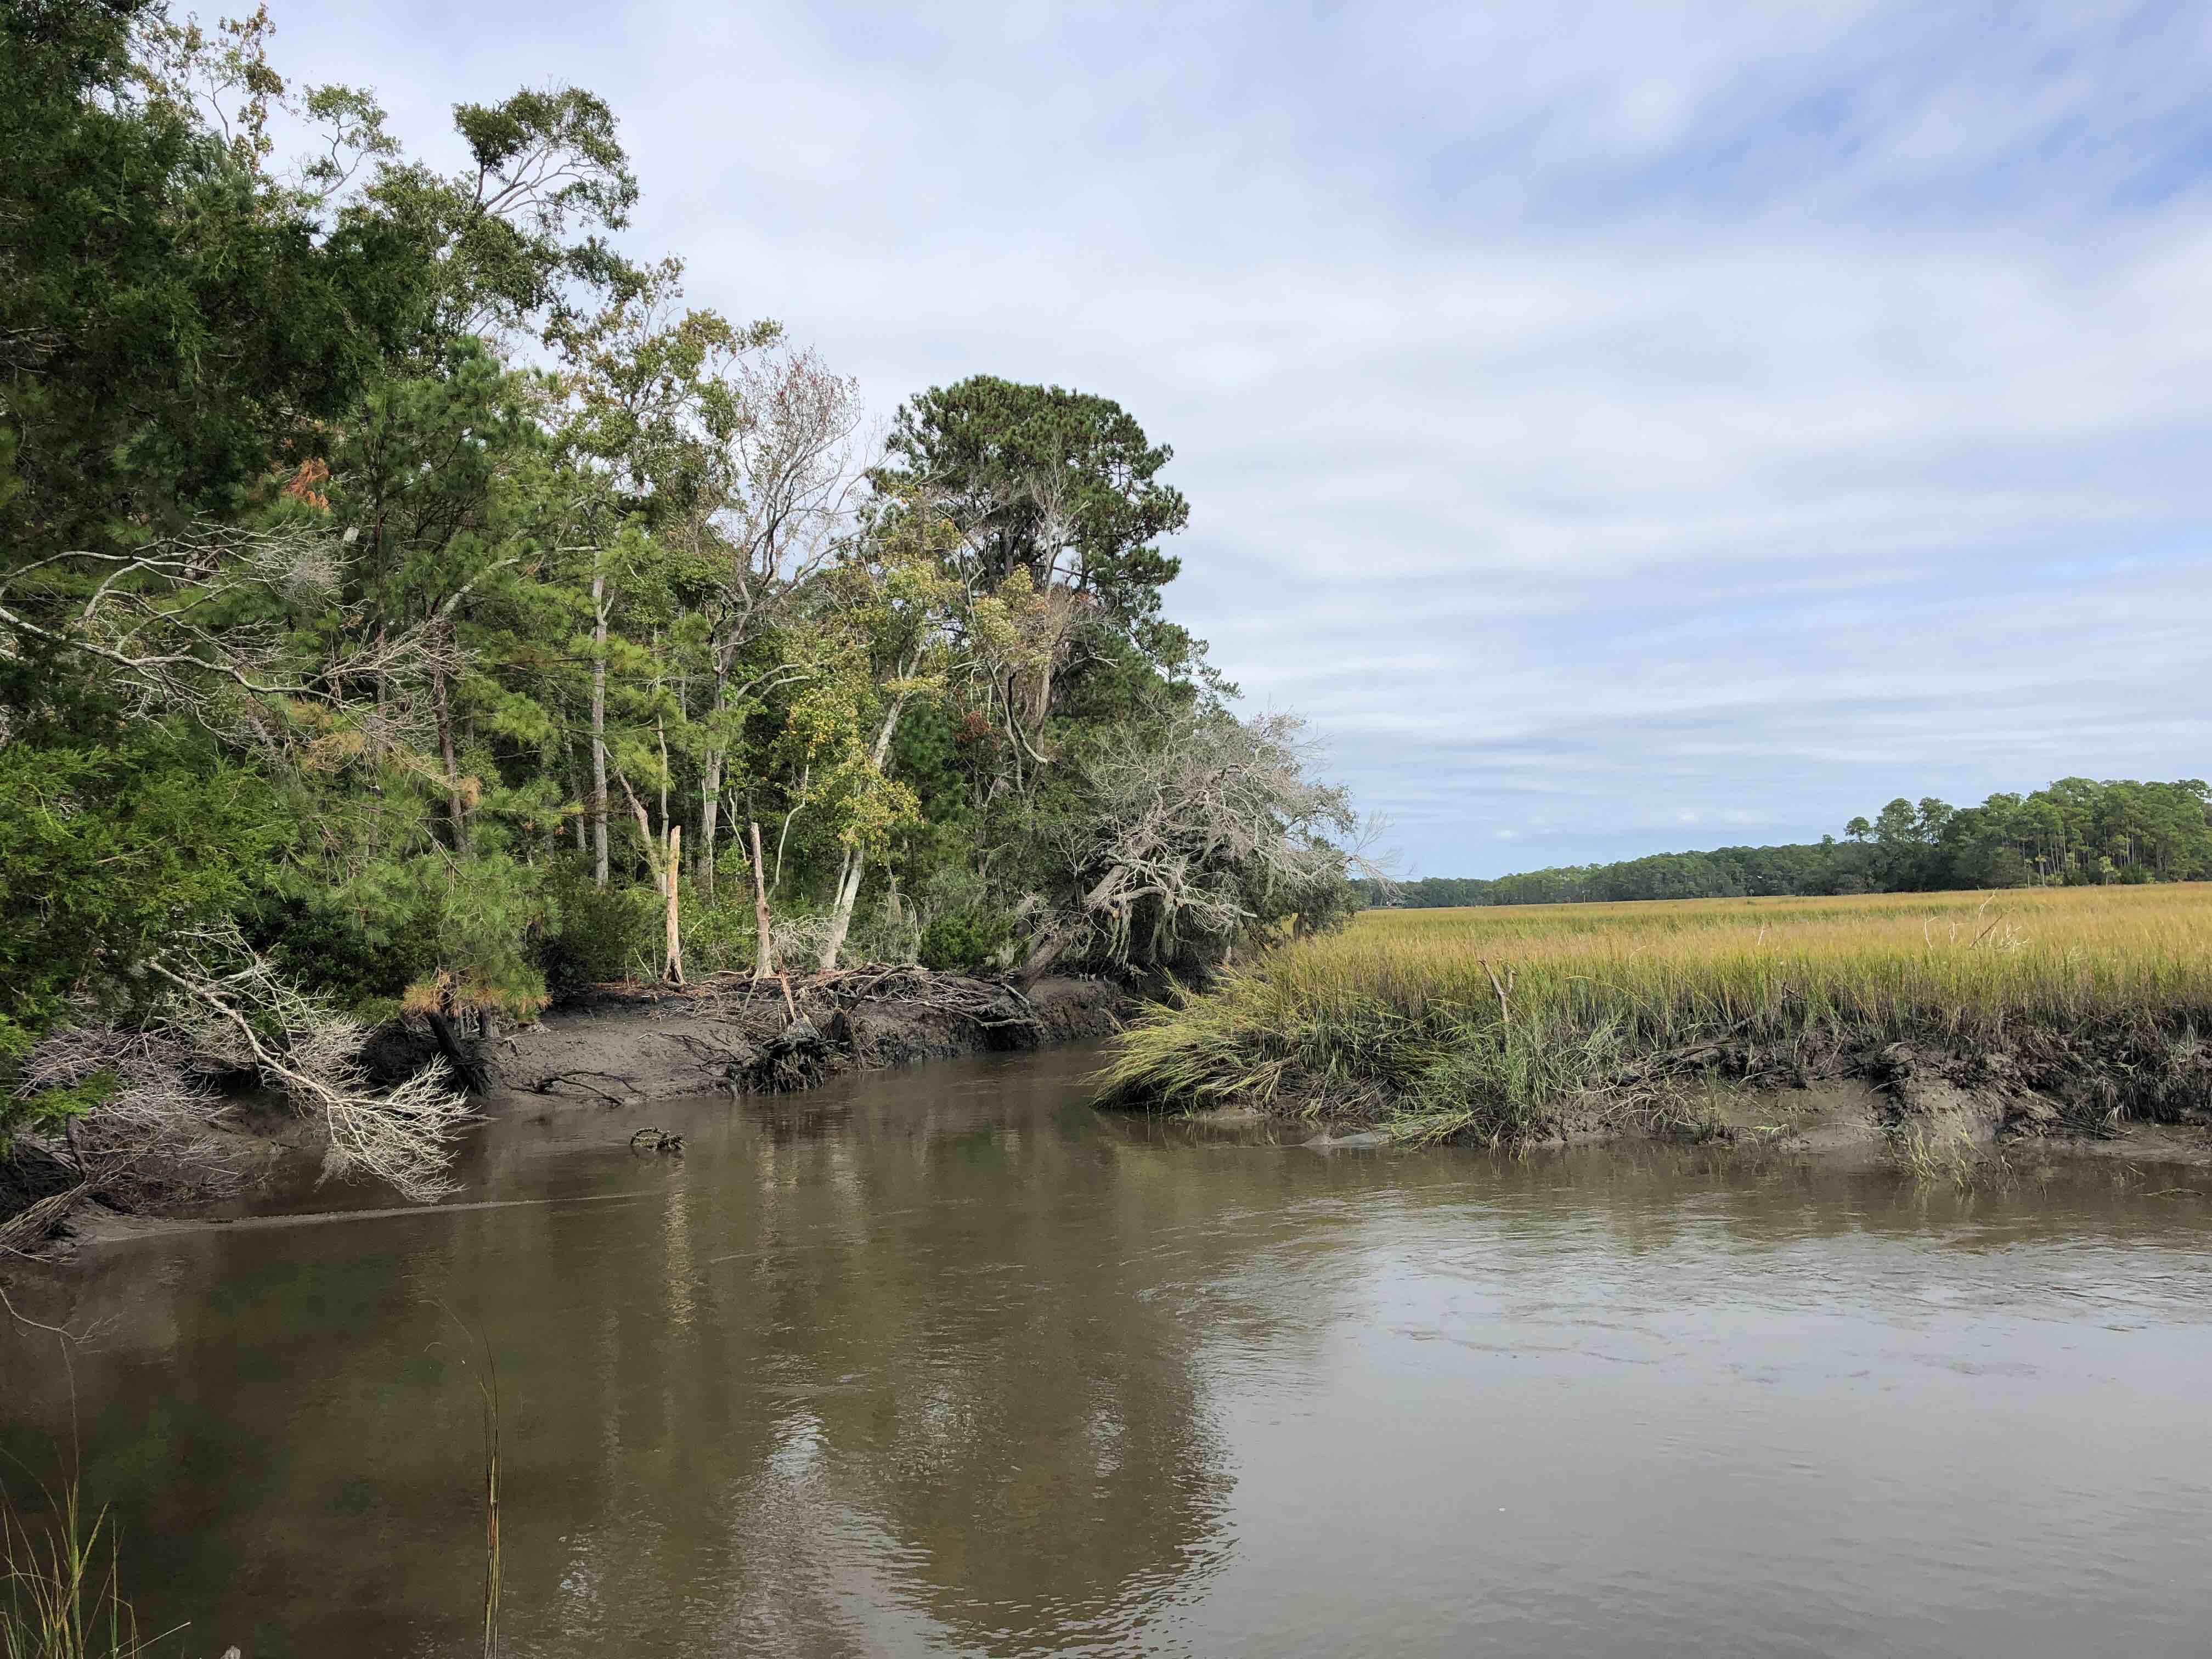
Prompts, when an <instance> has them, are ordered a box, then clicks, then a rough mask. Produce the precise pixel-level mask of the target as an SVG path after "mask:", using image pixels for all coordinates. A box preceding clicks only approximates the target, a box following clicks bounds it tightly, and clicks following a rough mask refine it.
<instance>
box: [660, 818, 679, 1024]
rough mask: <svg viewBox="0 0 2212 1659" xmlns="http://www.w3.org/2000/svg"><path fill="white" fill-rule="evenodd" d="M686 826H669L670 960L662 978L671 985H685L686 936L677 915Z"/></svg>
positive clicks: (666, 964) (663, 969)
mask: <svg viewBox="0 0 2212 1659" xmlns="http://www.w3.org/2000/svg"><path fill="white" fill-rule="evenodd" d="M683 852H684V826H683V825H682V824H680V823H671V824H670V825H669V826H668V960H667V962H666V963H665V965H664V966H663V967H662V969H661V976H662V977H663V978H664V979H665V980H667V981H668V982H669V983H670V984H671V985H681V984H683V983H684V935H683V933H682V932H681V931H680V928H679V926H678V917H677V913H676V894H677V890H678V888H679V887H681V886H682V885H683V883H682V882H681V881H679V880H678V879H677V873H676V872H678V871H679V870H681V869H682V868H683V867H684V861H683Z"/></svg>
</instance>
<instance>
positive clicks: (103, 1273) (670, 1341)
mask: <svg viewBox="0 0 2212 1659" xmlns="http://www.w3.org/2000/svg"><path fill="white" fill-rule="evenodd" d="M1087 1060H1088V1056H1085V1055H1084V1054H1059V1055H1048V1056H1045V1057H1042V1058H1001V1059H996V1060H979V1061H976V1062H973V1063H963V1064H960V1065H954V1066H939V1067H933V1068H928V1069H925V1070H921V1071H915V1072H908V1073H897V1074H891V1075H885V1076H877V1077H873V1078H868V1079H858V1080H855V1081H853V1082H851V1083H849V1084H847V1085H840V1086H839V1087H837V1088H835V1089H833V1090H829V1091H823V1092H821V1093H818V1094H816V1095H813V1096H810V1097H802V1098H800V1099H798V1100H794V1101H787V1102H768V1103H762V1102H748V1103H741V1104H739V1105H738V1106H735V1107H732V1106H731V1105H729V1104H727V1103H723V1102H719V1101H702V1102H698V1103H691V1104H688V1105H684V1106H675V1107H669V1106H663V1107H657V1108H653V1109H651V1110H650V1112H648V1113H647V1114H645V1115H638V1114H635V1113H620V1112H617V1113H611V1114H608V1115H586V1114H580V1113H578V1112H576V1111H575V1110H574V1109H563V1111H562V1113H561V1114H560V1115H558V1116H557V1117H554V1118H550V1119H540V1120H532V1118H530V1117H529V1116H527V1115H525V1116H521V1117H518V1118H514V1119H510V1120H507V1121H502V1122H501V1123H499V1124H497V1125H495V1126H494V1127H492V1128H491V1129H490V1130H489V1131H488V1132H487V1133H485V1134H484V1135H483V1137H482V1138H481V1139H480V1140H479V1142H478V1144H477V1146H475V1147H474V1148H473V1149H472V1152H471V1158H472V1164H471V1170H470V1171H469V1173H470V1190H469V1191H468V1192H467V1193H465V1194H463V1195H462V1199H461V1200H460V1205H467V1204H471V1203H473V1204H475V1205H476V1206H477V1207H472V1208H471V1207H460V1206H455V1207H453V1208H451V1209H449V1210H442V1211H439V1212H414V1213H403V1214H397V1215H394V1214H389V1213H381V1212H380V1213H363V1214H356V1215H348V1216H343V1217H337V1218H327V1219H323V1220H319V1221H316V1222H313V1223H311V1224H305V1225H302V1224H298V1223H295V1222H289V1221H286V1222H279V1223H271V1222H269V1221H261V1220H256V1219H253V1218H246V1219H243V1220H241V1221H240V1222H239V1223H237V1224H236V1225H231V1226H228V1227H224V1228H219V1229H212V1230H208V1231H201V1232H196V1233H191V1234H173V1235H164V1236H160V1237H150V1238H147V1239H143V1240H140V1241H137V1242H133V1243H125V1244H122V1245H119V1246H117V1247H114V1248H112V1249H109V1250H107V1251H106V1252H104V1253H103V1255H102V1256H101V1258H100V1261H98V1263H97V1264H96V1266H95V1267H94V1269H93V1270H92V1272H91V1273H90V1275H89V1277H88V1279H85V1280H84V1281H83V1282H82V1283H81V1284H80V1285H77V1286H76V1287H75V1288H74V1290H73V1291H72V1294H73V1295H74V1297H75V1301H74V1304H73V1306H72V1307H71V1309H70V1311H71V1315H72V1317H74V1318H75V1319H76V1320H77V1321H79V1322H84V1321H98V1322H102V1328H101V1333H100V1339H99V1341H98V1343H97V1346H96V1347H95V1348H94V1351H93V1352H90V1353H88V1354H87V1355H85V1356H82V1357H81V1358H79V1359H78V1360H77V1362H76V1367H75V1377H76V1381H75V1394H76V1401H75V1405H76V1414H77V1417H78V1419H79V1420H80V1421H81V1423H82V1425H83V1426H82V1443H83V1452H82V1457H83V1467H84V1473H85V1477H86V1485H87V1487H88V1491H90V1492H93V1493H94V1495H96V1496H97V1497H99V1498H105V1499H108V1500H112V1501H113V1502H114V1503H115V1504H117V1507H118V1510H119V1512H120V1513H121V1514H122V1515H123V1516H125V1517H126V1520H127V1522H128V1527H129V1533H128V1537H127V1541H126V1547H127V1555H128V1562H129V1566H130V1571H131V1577H132V1579H133V1580H134V1582H135V1583H137V1585H138V1586H139V1587H140V1588H141V1589H142V1591H143V1595H142V1598H141V1599H142V1608H143V1612H144V1613H145V1614H146V1616H147V1617H149V1618H150V1619H152V1620H155V1621H156V1623H155V1627H156V1628H158V1627H160V1626H161V1625H162V1624H166V1623H167V1622H171V1621H173V1620H176V1619H180V1618H190V1619H191V1620H193V1624H194V1630H195V1632H196V1633H197V1635H199V1636H200V1637H201V1638H204V1640H203V1641H202V1643H201V1645H203V1646H205V1647H206V1648H207V1650H209V1651H210V1652H211V1651H215V1650H218V1649H219V1648H221V1647H222V1645H224V1644H228V1643H231V1642H237V1643H239V1644H240V1645H241V1646H242V1647H243V1648H244V1650H245V1652H246V1655H247V1659H258V1656H266V1655H276V1654H287V1655H295V1654H301V1653H312V1654H314V1655H316V1656H318V1659H355V1656H363V1659H365V1656H370V1655H375V1656H386V1655H392V1654H419V1655H431V1654H440V1655H442V1654H449V1653H453V1652H458V1651H460V1650H462V1649H463V1648H464V1647H465V1644H467V1643H468V1641H469V1640H470V1636H471V1630H472V1627H473V1620H474V1618H475V1615H476V1607H477V1594H478V1573H479V1571H480V1556H479V1551H480V1546H481V1536H480V1517H479V1515H478V1512H477V1484H476V1483H477V1467H478V1460H479V1457H480V1455H481V1439H480V1425H479V1420H478V1396H477V1392H476V1383H477V1379H478V1377H479V1376H482V1375H483V1357H482V1356H483V1353H485V1352H488V1353H489V1356H490V1358H491V1360H492V1362H493V1363H494V1364H495V1367H496V1370H497V1377H498V1395H499V1398H500V1401H501V1410H502V1422H503V1430H504V1445H505V1472H504V1492H505V1498H506V1508H505V1553H506V1560H507V1583H506V1606H507V1632H508V1648H509V1650H510V1651H512V1652H514V1653H517V1654H532V1655H550V1656H567V1655H579V1656H580V1655H586V1654H591V1655H604V1654H607V1653H613V1652H620V1653H623V1654H626V1655H648V1656H649V1655H677V1654H685V1655H689V1654H698V1653H723V1652H728V1653H747V1652H763V1653H791V1654H799V1655H813V1654H825V1655H827V1654H854V1653H876V1652H891V1653H908V1652H913V1653H920V1652H960V1653H982V1654H1013V1653H1029V1652H1037V1651H1050V1652H1066V1653H1094V1652H1095V1653H1134V1652H1186V1653H1192V1654H1217V1653H1230V1652H1239V1653H1252V1654H1273V1653H1285V1652H1309V1653H1314V1654H1324V1653H1337V1652H1346V1651H1359V1652H1364V1653H1407V1654H1415V1653H1431V1652H1438V1651H1445V1650H1468V1649H1480V1648H1489V1649H1492V1650H1497V1651H1500V1652H1522V1651H1530V1650H1550V1651H1560V1652H1607V1653H1650V1652H1670V1651H1672V1652H1685V1653H1687V1652H1706V1653H1743V1654H1767V1653H1778V1652H1779V1653H1787V1652H1802V1653H1808V1654H1810V1653H1823V1654H1825V1653H1838V1652H1868V1653H1873V1652H1883V1653H1899V1652H1922V1653H1930V1654H1934V1653H1973V1652H1987V1653H1991V1654H1997V1653H2005V1654H2021V1653H2046V1652H2047V1653H2071V1652H2080V1651H2083V1650H2121V1649H2123V1648H2124V1649H2126V1650H2130V1651H2131V1652H2134V1653H2137V1654H2152V1653H2177V1654H2178V1653H2184V1652H2187V1653H2198V1652H2202V1651H2203V1650H2204V1638H2203V1631H2204V1630H2205V1629H2206V1628H2208V1627H2212V1589H2208V1588H2207V1580H2206V1576H2205V1575H2204V1574H2203V1571H2202V1569H2201V1565H2200V1558H2201V1544H2200V1541H2201V1539H2202V1537H2203V1531H2204V1527H2205V1523H2206V1522H2207V1520H2208V1518H2212V1508H2208V1503H2209V1502H2212V1443H2208V1439H2207V1431H2206V1428H2205V1419H2206V1413H2205V1411H2204V1405H2203V1402H2204V1400H2205V1389H2206V1385H2207V1382H2208V1379H2212V1325H2208V1323H2207V1322H2206V1317H2205V1316H2206V1315H2207V1313H2208V1311H2212V1259H2208V1256H2207V1255H2206V1253H2205V1247H2206V1244H2207V1243H2208V1239H2212V1222H2208V1212H2212V1201H2208V1200H2207V1199H2206V1198H2205V1197H2203V1196H2202V1195H2200V1194H2198V1193H2197V1190H2196V1185H2203V1184H2212V1182H2207V1181H2206V1179H2205V1177H2203V1176H2191V1175H2189V1174H2184V1175H2181V1176H2173V1175H2171V1174H2167V1173H2161V1172H2159V1171H2155V1170H2146V1171H2130V1170H2128V1169H2126V1168H2125V1167H2124V1166H2110V1167H2106V1166H2100V1167H2097V1168H2095V1169H2092V1170H2083V1171H2076V1172H2071V1173H2067V1174H2063V1175H2062V1176H2059V1177H2057V1179H2055V1180H2053V1181H2051V1182H2048V1183H2045V1184H2039V1183H2035V1182H2027V1183H2024V1184H2023V1185H2022V1186H2021V1188H2018V1189H2016V1190H2015V1191H2012V1192H2009V1193H2001V1194H1979V1195H1972V1194H1969V1195H1962V1194H1956V1193H1953V1192H1950V1191H1948V1190H1930V1189H1928V1188H1915V1187H1913V1186H1911V1185H1910V1184H1908V1183H1904V1182H1899V1180H1897V1179H1896V1178H1894V1177H1893V1176H1888V1175H1886V1174H1882V1173H1879V1172H1860V1173H1858V1174H1855V1175H1845V1174H1840V1173H1836V1172H1832V1171H1822V1170H1812V1169H1809V1168H1807V1167H1803V1166H1801V1165H1797V1164H1789V1163H1778V1164H1772V1165H1770V1166H1767V1167H1764V1168H1754V1169H1741V1168H1735V1167H1731V1166H1729V1165H1727V1164H1724V1163H1723V1162H1721V1161H1719V1160H1717V1159H1715V1158H1712V1157H1711V1156H1708V1155H1703V1154H1699V1153H1695V1152H1646V1153H1644V1154H1641V1155H1637V1156H1627V1155H1623V1154H1619V1153H1595V1154H1579V1155H1577V1156H1575V1157H1573V1158H1565V1159H1561V1158H1539V1159H1532V1160H1529V1161H1526V1162H1516V1161H1513V1160H1510V1159H1499V1158H1493V1157H1491V1156H1489V1155H1486V1154H1480V1153H1469V1152H1425V1153H1419V1154H1399V1153H1341V1152H1340V1153H1336V1154H1333V1155H1324V1154H1322V1153H1318V1152H1310V1151H1307V1150H1304V1149H1302V1148H1299V1147H1297V1146H1295V1145H1294V1144H1283V1145H1274V1144H1269V1141H1270V1137H1269V1136H1268V1135H1267V1133H1264V1132H1255V1133H1252V1134H1249V1135H1247V1136H1242V1137H1229V1136H1218V1135H1217V1136H1212V1137H1208V1136H1205V1135H1200V1134H1197V1133H1194V1132H1192V1131H1189V1130H1187V1129H1182V1128H1177V1127H1174V1126H1164V1125H1160V1124H1157V1123H1151V1122H1146V1121H1123V1120H1118V1119H1103V1118H1099V1117H1097V1116H1094V1115H1092V1114H1091V1113H1090V1112H1089V1111H1088V1110H1087V1109H1085V1107H1084V1106H1083V1103H1082V1094H1081V1091H1080V1088H1079V1083H1078V1079H1079V1073H1080V1070H1081V1068H1082V1066H1084V1065H1085V1063H1086V1062H1087ZM647 1118H649V1119H650V1120H651V1121H656V1122H659V1123H660V1124H661V1125H663V1126H664V1127H669V1128H672V1129H677V1130H678V1131H680V1132H682V1133H684V1134H685V1135H686V1136H687V1137H688V1143H689V1149H688V1155H687V1156H686V1157H685V1158H683V1159H681V1160H669V1159H657V1158H635V1157H632V1156H631V1155H630V1154H629V1152H627V1151H626V1150H625V1147H624V1142H625V1141H626V1139H627V1138H628V1135H629V1132H630V1130H631V1129H633V1128H634V1127H637V1126H638V1124H639V1123H641V1122H643V1121H647ZM1289 1139H1290V1140H1291V1141H1295V1139H1297V1137H1295V1136H1293V1137H1290V1138H1289ZM2192 1182H2194V1183H2196V1185H2193V1184H2192ZM479 1341H481V1343H482V1345H483V1347H482V1349H479V1348H478V1346H477V1344H478V1342H479ZM0 1385H4V1388H5V1399H6V1402H7V1403H6V1406H5V1409H4V1412H0V1418H4V1446H5V1449H7V1450H9V1452H11V1453H13V1454H14V1455H17V1456H21V1457H23V1458H25V1459H26V1460H27V1461H29V1462H33V1464H35V1465H40V1466H41V1467H46V1468H51V1467H52V1452H51V1451H50V1450H49V1449H47V1446H48V1441H49V1438H50V1437H52V1436H53V1435H55V1434H57V1433H59V1434H64V1435H65V1434H66V1431H67V1425H68V1422H69V1420H70V1409H71V1405H70V1395H69V1392H68V1390H67V1389H66V1388H65V1387H64V1385H63V1383H62V1382H61V1381H60V1380H59V1378H58V1374H57V1373H56V1371H55V1370H54V1369H53V1367H52V1364H51V1361H50V1358H47V1357H46V1355H45V1354H44V1353H42V1352H40V1351H34V1350H33V1349H32V1348H31V1347H29V1346H26V1345H24V1344H22V1343H21V1342H20V1341H18V1342H12V1343H8V1344H6V1345H4V1346H0Z"/></svg>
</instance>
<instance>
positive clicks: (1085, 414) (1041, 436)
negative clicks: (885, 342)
mask: <svg viewBox="0 0 2212 1659" xmlns="http://www.w3.org/2000/svg"><path fill="white" fill-rule="evenodd" d="M1174 454H1175V452H1174V451H1173V450H1172V449H1170V448H1169V447H1167V446H1166V445H1165V444H1154V443H1152V441H1151V440H1150V439H1148V438H1146V435H1145V430H1144V428H1142V427H1140V426H1139V425H1138V424H1137V422H1136V421H1135V420H1134V419H1133V418H1132V417H1131V416H1129V415H1128V413H1127V411H1125V410H1123V409H1122V408H1121V405H1120V404H1117V403H1115V402H1113V401H1112V400H1111V399H1110V398H1099V397H1094V396H1091V395H1090V394H1088V393H1085V392H1069V391H1066V390H1064V389H1063V388H1061V387H1060V386H1023V385H1020V384H1018V383H1016V382H1014V381H1012V380H1000V379H998V378H997V377H996V376H994V375H989V374H978V375H975V376H973V377H971V378H970V379H968V380H963V381H961V382H959V383H958V384H957V385H956V386H940V387H934V388H933V389H932V390H930V391H928V392H922V393H921V395H919V396H918V397H915V398H912V399H910V400H908V403H907V404H904V405H903V406H902V408H901V409H900V410H899V412H898V415H897V417H896V421H895V422H894V425H893V428H892V431H891V437H890V456H891V459H892V471H894V472H896V474H898V475H899V476H901V477H902V478H903V479H904V480H905V481H907V482H908V483H915V484H925V485H928V486H932V487H934V488H937V489H943V490H945V491H948V492H950V493H951V495H952V496H953V498H954V501H955V509H954V510H955V512H956V514H957V516H960V517H962V518H963V521H965V522H969V523H972V524H974V525H975V526H978V528H979V531H980V534H979V535H978V537H977V540H978V542H979V544H980V545H981V549H982V552H981V561H980V565H979V568H978V572H977V574H978V579H979V585H980V586H982V587H984V588H986V589H991V590H995V589H996V588H997V587H998V586H999V585H1000V583H1001V582H1003V581H1004V580H1006V578H1007V577H1008V576H1010V575H1012V574H1013V573H1014V572H1015V571H1016V570H1026V571H1028V573H1029V574H1030V580H1032V582H1033V583H1034V584H1035V586H1036V587H1037V588H1038V589H1039V590H1042V589H1044V588H1045V587H1047V586H1049V585H1050V583H1051V581H1052V580H1053V577H1054V574H1055V572H1054V567H1055V566H1056V565H1059V564H1060V562H1061V561H1062V558H1063V556H1066V557H1065V562H1066V564H1067V565H1072V566H1073V567H1074V570H1073V579H1074V580H1075V582H1076V584H1077V586H1078V587H1079V590H1080V591H1081V592H1084V593H1085V594H1087V595H1089V596H1090V597H1091V598H1092V599H1094V600H1095V601H1096V602H1097V605H1099V606H1100V607H1101V608H1102V610H1103V611H1104V612H1105V613H1106V615H1107V616H1108V617H1110V618H1111V619H1113V620H1114V621H1115V623H1119V624H1121V626H1123V627H1125V628H1141V627H1142V626H1143V625H1144V624H1146V623H1149V622H1151V621H1152V619H1153V618H1154V617H1156V616H1157V615H1158V611H1159V605H1160V594H1159V590H1160V589H1161V588H1162V587H1163V586H1165V585H1166V584H1167V583H1168V582H1170V581H1172V580H1175V576H1176V571H1177V570H1178V569H1179V568H1181V562H1180V561H1179V560H1176V559H1174V558H1171V557H1170V556H1167V555H1165V554H1163V553H1162V552H1161V551H1160V550H1159V549H1158V547H1157V546H1156V545H1155V544H1156V543H1158V541H1159V539H1160V538H1162V537H1164V536H1169V535H1172V534H1174V533H1175V532H1176V531H1178V530H1181V529H1182V527H1183V526H1184V525H1185V524H1186V523H1188V520H1189V518H1190V506H1189V503H1188V502H1187V501H1184V500H1183V497H1182V492H1181V491H1180V490H1178V489H1175V488H1174V487H1173V486H1172V485H1170V484H1164V483H1160V482H1159V480H1158V473H1159V471H1160V469H1161V468H1162V467H1164V466H1165V465H1167V463H1168V462H1169V460H1170V459H1172V458H1173V456H1174Z"/></svg>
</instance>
